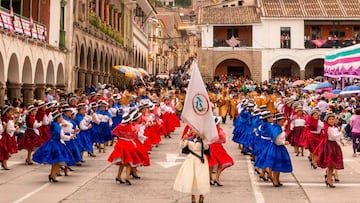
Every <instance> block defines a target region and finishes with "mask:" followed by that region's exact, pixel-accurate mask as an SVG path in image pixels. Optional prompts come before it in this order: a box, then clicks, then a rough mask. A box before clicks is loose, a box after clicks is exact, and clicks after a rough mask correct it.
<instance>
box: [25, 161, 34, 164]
mask: <svg viewBox="0 0 360 203" xmlns="http://www.w3.org/2000/svg"><path fill="white" fill-rule="evenodd" d="M33 164H34V163H33V162H32V161H30V160H25V165H33Z"/></svg>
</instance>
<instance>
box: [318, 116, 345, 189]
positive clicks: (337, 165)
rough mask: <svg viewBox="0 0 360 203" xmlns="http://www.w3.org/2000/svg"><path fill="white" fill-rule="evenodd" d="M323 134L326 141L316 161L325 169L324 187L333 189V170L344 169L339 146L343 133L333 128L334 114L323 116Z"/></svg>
mask: <svg viewBox="0 0 360 203" xmlns="http://www.w3.org/2000/svg"><path fill="white" fill-rule="evenodd" d="M324 120H325V125H324V132H325V133H326V134H327V137H328V139H327V141H326V142H325V143H324V144H323V145H322V148H321V150H320V155H319V159H318V166H319V167H321V168H327V175H326V180H325V183H326V186H328V187H330V188H335V186H334V185H333V181H332V174H333V172H334V169H344V163H343V155H342V151H341V148H340V145H339V144H338V143H337V142H338V141H341V137H342V136H343V132H340V131H339V129H338V128H337V127H336V126H335V114H333V113H329V114H327V115H326V116H325V119H324Z"/></svg>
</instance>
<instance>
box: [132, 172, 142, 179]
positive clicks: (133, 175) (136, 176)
mask: <svg viewBox="0 0 360 203" xmlns="http://www.w3.org/2000/svg"><path fill="white" fill-rule="evenodd" d="M130 175H131V177H133V178H134V179H140V176H138V175H135V174H134V173H133V172H131V173H130Z"/></svg>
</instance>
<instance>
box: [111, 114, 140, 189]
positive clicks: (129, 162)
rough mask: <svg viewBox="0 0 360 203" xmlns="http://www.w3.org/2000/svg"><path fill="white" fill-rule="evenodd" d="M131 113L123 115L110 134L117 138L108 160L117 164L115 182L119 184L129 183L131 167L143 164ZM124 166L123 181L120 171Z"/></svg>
mask: <svg viewBox="0 0 360 203" xmlns="http://www.w3.org/2000/svg"><path fill="white" fill-rule="evenodd" d="M131 119H132V118H131V115H130V114H127V115H124V117H123V118H122V121H121V124H119V125H117V126H116V127H115V128H114V129H113V130H112V132H111V133H112V134H113V135H114V136H116V137H117V138H118V141H117V142H116V144H115V146H114V150H113V152H112V153H111V154H110V156H109V158H108V161H109V162H110V163H112V164H116V165H119V170H118V174H117V176H116V178H115V182H116V183H117V182H119V183H120V184H125V183H126V184H128V185H131V182H130V180H129V178H130V173H131V168H132V167H137V166H141V165H143V160H144V155H143V154H142V153H141V152H140V151H139V150H138V149H137V148H136V143H135V141H134V140H135V139H136V137H137V132H136V129H134V128H133V125H132V124H131V123H130V121H131ZM124 168H126V176H125V181H123V180H122V179H121V174H122V171H123V170H124Z"/></svg>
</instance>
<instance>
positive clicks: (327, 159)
mask: <svg viewBox="0 0 360 203" xmlns="http://www.w3.org/2000/svg"><path fill="white" fill-rule="evenodd" d="M318 166H319V167H321V168H328V167H331V168H335V169H344V162H343V155H342V151H341V147H340V146H339V144H338V143H337V142H336V141H329V140H328V141H326V142H325V143H324V144H323V146H322V149H321V151H320V155H319V158H318Z"/></svg>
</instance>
